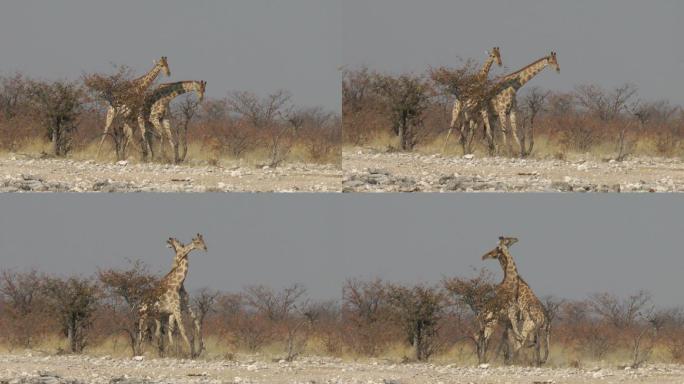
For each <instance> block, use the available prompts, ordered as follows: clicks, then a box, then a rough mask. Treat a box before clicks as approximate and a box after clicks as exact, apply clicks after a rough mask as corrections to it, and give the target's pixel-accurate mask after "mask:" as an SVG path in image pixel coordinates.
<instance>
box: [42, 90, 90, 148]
mask: <svg viewBox="0 0 684 384" xmlns="http://www.w3.org/2000/svg"><path fill="white" fill-rule="evenodd" d="M29 95H30V98H31V101H32V103H33V106H34V108H35V111H36V114H37V116H39V117H40V120H41V122H42V125H43V127H44V128H45V130H46V133H47V136H48V138H49V139H50V141H51V142H52V155H54V156H66V155H67V154H68V153H69V151H70V150H71V149H72V142H71V134H72V133H73V132H74V131H75V130H76V124H77V119H78V117H79V114H80V112H81V110H82V105H81V98H82V96H83V90H82V89H81V87H80V85H79V84H77V83H76V82H68V81H62V80H60V81H55V82H52V83H49V82H43V81H31V82H30V83H29Z"/></svg>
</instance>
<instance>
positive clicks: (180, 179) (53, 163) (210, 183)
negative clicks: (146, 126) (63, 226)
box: [0, 155, 342, 192]
mask: <svg viewBox="0 0 684 384" xmlns="http://www.w3.org/2000/svg"><path fill="white" fill-rule="evenodd" d="M341 177H342V171H341V170H340V169H339V167H338V166H335V165H321V164H303V163H300V164H285V165H283V166H280V167H277V168H270V167H254V166H246V165H240V164H234V165H230V164H224V165H223V166H220V167H217V166H209V165H201V164H199V165H171V164H156V163H140V164H136V163H129V162H126V161H122V162H118V163H97V162H94V161H79V160H63V159H23V158H20V157H18V156H11V155H10V156H6V157H2V158H0V192H231V191H240V192H242V191H244V192H252V191H253V192H256V191H263V192H297V191H302V192H336V191H340V189H341Z"/></svg>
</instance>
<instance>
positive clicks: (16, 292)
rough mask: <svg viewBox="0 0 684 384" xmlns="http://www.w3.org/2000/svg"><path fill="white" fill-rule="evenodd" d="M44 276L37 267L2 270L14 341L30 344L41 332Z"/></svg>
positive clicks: (0, 290)
mask: <svg viewBox="0 0 684 384" xmlns="http://www.w3.org/2000/svg"><path fill="white" fill-rule="evenodd" d="M41 279H42V277H41V276H40V275H39V274H38V272H37V271H36V270H30V271H28V272H17V271H12V270H3V271H2V272H1V273H0V296H1V297H2V299H3V301H4V303H5V305H6V310H5V312H4V313H5V314H6V316H8V317H9V320H11V323H10V324H8V327H9V330H10V340H9V341H10V343H11V344H16V345H20V346H22V347H24V348H29V347H31V346H32V345H33V344H34V341H35V339H36V338H37V337H38V336H39V335H40V333H39V331H38V330H39V326H40V324H39V322H38V321H37V320H38V319H37V317H38V316H39V315H40V314H41V310H40V302H41V297H40V295H41V287H42V284H41Z"/></svg>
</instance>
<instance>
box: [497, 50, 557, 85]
mask: <svg viewBox="0 0 684 384" xmlns="http://www.w3.org/2000/svg"><path fill="white" fill-rule="evenodd" d="M547 65H549V57H548V56H547V57H543V58H541V59H539V60H537V61H535V62H534V63H532V64H530V65H528V66H526V67H525V68H523V69H521V70H519V71H517V72H514V73H511V74H510V75H507V76H506V77H504V78H503V79H502V80H501V83H503V84H505V85H508V86H510V87H513V88H515V90H516V91H517V90H518V89H520V88H521V87H522V86H523V85H525V84H526V83H527V82H528V81H530V80H532V79H533V78H534V77H535V76H537V74H538V73H539V72H541V71H542V70H544V68H546V66H547ZM505 88H507V87H505Z"/></svg>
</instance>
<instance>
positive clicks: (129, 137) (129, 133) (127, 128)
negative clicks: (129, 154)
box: [121, 122, 133, 159]
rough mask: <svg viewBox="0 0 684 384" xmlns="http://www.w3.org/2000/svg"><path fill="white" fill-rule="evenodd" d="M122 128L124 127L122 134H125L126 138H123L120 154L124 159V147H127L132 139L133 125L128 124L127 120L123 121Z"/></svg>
mask: <svg viewBox="0 0 684 384" xmlns="http://www.w3.org/2000/svg"><path fill="white" fill-rule="evenodd" d="M123 128H124V134H125V136H126V138H125V143H124V146H123V149H122V156H121V157H122V158H124V159H125V158H126V148H128V145H129V144H130V143H131V141H132V140H133V127H131V126H130V124H128V122H125V123H124V124H123Z"/></svg>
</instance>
